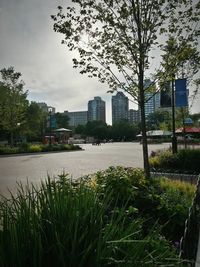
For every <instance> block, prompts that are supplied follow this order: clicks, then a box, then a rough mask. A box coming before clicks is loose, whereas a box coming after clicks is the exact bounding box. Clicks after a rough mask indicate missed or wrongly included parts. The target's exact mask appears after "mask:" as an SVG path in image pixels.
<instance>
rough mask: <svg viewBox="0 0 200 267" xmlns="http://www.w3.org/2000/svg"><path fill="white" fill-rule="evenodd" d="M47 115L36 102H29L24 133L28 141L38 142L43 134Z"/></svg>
mask: <svg viewBox="0 0 200 267" xmlns="http://www.w3.org/2000/svg"><path fill="white" fill-rule="evenodd" d="M46 118H47V113H46V112H44V111H43V110H42V109H41V108H40V107H39V106H38V104H37V103H36V102H31V103H30V104H29V105H28V107H27V112H26V124H25V126H24V133H25V134H26V135H27V137H28V139H29V140H40V139H41V136H42V135H43V134H44V132H45V124H46Z"/></svg>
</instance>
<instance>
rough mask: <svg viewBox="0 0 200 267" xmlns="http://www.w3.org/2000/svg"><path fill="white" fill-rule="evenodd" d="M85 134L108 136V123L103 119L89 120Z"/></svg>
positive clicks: (100, 136)
mask: <svg viewBox="0 0 200 267" xmlns="http://www.w3.org/2000/svg"><path fill="white" fill-rule="evenodd" d="M85 134H86V135H87V136H93V137H94V138H96V139H99V140H103V139H106V138H107V124H106V123H105V122H103V121H88V122H87V124H86V126H85Z"/></svg>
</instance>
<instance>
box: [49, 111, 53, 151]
mask: <svg viewBox="0 0 200 267" xmlns="http://www.w3.org/2000/svg"><path fill="white" fill-rule="evenodd" d="M51 115H52V108H51V107H50V108H49V132H50V138H49V145H50V146H51V143H52V142H51V117H52V116H51Z"/></svg>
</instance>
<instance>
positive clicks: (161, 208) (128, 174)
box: [86, 167, 194, 241]
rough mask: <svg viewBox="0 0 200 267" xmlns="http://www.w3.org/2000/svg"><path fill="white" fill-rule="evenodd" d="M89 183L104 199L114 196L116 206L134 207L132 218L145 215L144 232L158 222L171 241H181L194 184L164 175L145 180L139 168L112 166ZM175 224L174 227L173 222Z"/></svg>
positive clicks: (92, 177)
mask: <svg viewBox="0 0 200 267" xmlns="http://www.w3.org/2000/svg"><path fill="white" fill-rule="evenodd" d="M86 183H87V184H88V185H89V186H90V187H91V188H93V189H95V190H96V192H97V193H98V194H99V195H100V196H101V197H102V198H103V197H104V196H105V195H108V194H109V195H110V196H111V201H110V204H109V205H110V209H112V208H113V207H114V206H118V207H126V208H127V209H129V207H131V210H132V214H131V218H132V219H134V218H136V217H137V218H139V217H143V218H145V219H146V221H147V223H145V224H144V229H143V230H144V231H145V232H148V231H150V228H151V226H152V225H153V224H155V223H156V222H159V223H160V225H163V226H162V233H163V234H164V235H165V237H166V238H168V239H169V240H174V241H176V240H180V239H181V236H182V235H183V232H184V224H185V220H186V219H187V216H188V210H189V207H190V205H191V202H192V197H193V194H194V186H192V185H190V184H187V183H184V182H178V181H171V180H168V179H164V178H162V179H161V178H159V179H151V180H148V181H146V180H145V178H144V173H143V171H142V170H140V169H133V168H123V167H110V168H108V169H107V170H105V171H100V172H97V173H96V174H93V175H91V176H89V180H88V179H86ZM172 224H173V227H171V225H172Z"/></svg>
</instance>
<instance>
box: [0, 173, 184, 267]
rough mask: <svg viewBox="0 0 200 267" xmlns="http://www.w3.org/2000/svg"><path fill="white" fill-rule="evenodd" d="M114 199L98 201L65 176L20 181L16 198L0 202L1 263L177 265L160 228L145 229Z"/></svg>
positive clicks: (84, 266) (83, 186) (87, 189)
mask: <svg viewBox="0 0 200 267" xmlns="http://www.w3.org/2000/svg"><path fill="white" fill-rule="evenodd" d="M138 175H139V176H140V172H139V173H138V171H136V177H137V176H138ZM139 180H140V179H139ZM139 180H138V181H139ZM110 201H111V198H110V195H109V194H108V195H107V196H105V197H104V198H103V199H100V198H99V196H98V194H97V193H96V192H95V191H94V190H93V189H91V188H90V187H88V186H87V185H86V184H85V183H82V182H81V183H78V184H76V185H74V184H72V183H71V181H70V179H68V177H67V176H66V175H65V174H62V175H60V177H59V179H58V180H56V181H55V180H53V181H51V180H50V178H48V179H47V181H46V182H44V183H42V185H41V187H40V188H39V189H36V188H35V187H34V186H33V185H27V186H26V188H24V187H22V185H19V188H18V195H17V197H16V198H15V197H14V196H12V199H11V200H5V201H3V200H2V201H1V202H0V215H1V230H0V264H1V266H3V267H7V266H16V267H18V266H19V267H22V266H27V264H28V265H29V266H34V267H36V266H37V267H40V266H63V267H64V266H68V267H75V266H76V267H77V266H79V267H88V266H94V267H100V266H101V267H106V266H111V267H116V266H118V267H123V266H126V267H129V266H130V267H131V266H135V265H136V264H137V266H141V267H142V266H145V265H147V266H163V265H168V264H172V265H173V264H174V265H177V264H178V263H179V259H178V256H177V254H176V252H175V249H174V248H173V247H172V246H171V245H170V243H169V242H168V241H166V239H165V238H163V237H162V236H161V235H160V233H159V230H158V229H156V227H151V231H149V232H148V233H144V232H143V230H142V225H143V220H142V219H134V220H133V219H130V218H129V214H128V213H127V212H126V210H125V209H124V208H121V209H117V208H114V209H112V210H110V208H109V203H110Z"/></svg>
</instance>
